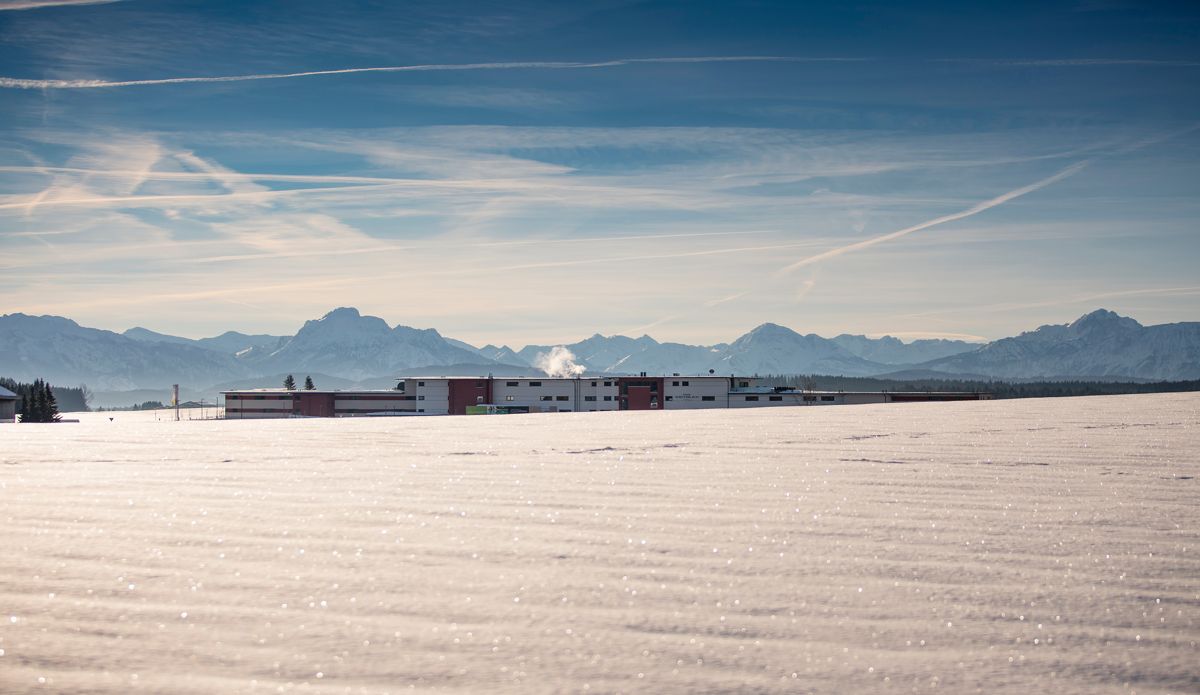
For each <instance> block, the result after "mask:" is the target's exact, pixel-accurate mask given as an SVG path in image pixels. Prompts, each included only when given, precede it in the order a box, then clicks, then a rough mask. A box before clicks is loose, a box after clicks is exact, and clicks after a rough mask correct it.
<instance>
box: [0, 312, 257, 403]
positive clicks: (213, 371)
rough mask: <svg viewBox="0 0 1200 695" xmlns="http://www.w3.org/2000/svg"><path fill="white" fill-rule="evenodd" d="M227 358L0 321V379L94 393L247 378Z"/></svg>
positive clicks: (46, 319)
mask: <svg viewBox="0 0 1200 695" xmlns="http://www.w3.org/2000/svg"><path fill="white" fill-rule="evenodd" d="M251 373H252V372H251V370H250V369H248V368H247V367H246V365H244V364H242V363H240V362H239V361H238V360H237V359H235V358H234V357H233V356H232V355H226V354H222V353H219V352H214V351H212V350H207V349H204V348H201V347H197V346H195V345H186V344H179V343H174V342H171V341H150V342H147V341H144V340H135V339H133V338H129V337H126V336H123V335H120V334H118V333H113V332H111V331H103V330H99V329H96V328H85V327H83V326H80V325H79V324H77V323H75V322H74V321H72V320H70V319H65V318H62V317H61V316H27V315H25V314H8V315H5V316H0V374H3V375H4V376H9V377H12V378H15V379H18V380H32V379H34V378H39V377H40V378H44V379H47V380H49V381H50V382H52V383H55V384H64V385H70V384H87V385H88V386H90V387H91V388H93V389H111V390H129V389H137V388H161V387H163V386H169V385H171V384H187V385H208V384H212V383H215V382H218V381H228V380H233V379H238V378H244V377H246V376H249V375H250V374H251Z"/></svg>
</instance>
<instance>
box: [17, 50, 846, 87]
mask: <svg viewBox="0 0 1200 695" xmlns="http://www.w3.org/2000/svg"><path fill="white" fill-rule="evenodd" d="M862 60H866V59H864V58H804V57H800V56H697V57H688V58H617V59H614V60H604V61H597V62H568V61H523V62H508V63H432V64H426V65H386V66H377V67H366V68H338V69H334V70H308V71H304V72H275V73H259V74H251V75H225V76H218V77H165V78H161V79H149V80H33V79H23V78H17V77H0V87H3V88H8V89H103V88H113V87H146V86H153V85H164V84H196V83H212V82H250V81H255V80H289V79H295V78H300V77H323V76H330V75H354V74H359V73H392V72H449V71H465V70H596V69H601V68H616V67H624V66H630V65H642V64H650V63H745V62H770V63H838V62H854V61H862Z"/></svg>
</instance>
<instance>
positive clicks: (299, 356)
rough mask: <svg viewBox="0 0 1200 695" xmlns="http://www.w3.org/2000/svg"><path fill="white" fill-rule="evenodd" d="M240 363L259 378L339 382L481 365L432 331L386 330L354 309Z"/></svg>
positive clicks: (336, 312)
mask: <svg viewBox="0 0 1200 695" xmlns="http://www.w3.org/2000/svg"><path fill="white" fill-rule="evenodd" d="M243 362H246V363H248V364H251V365H253V366H254V367H255V369H256V371H258V372H259V373H282V372H296V373H304V372H306V371H312V372H322V373H324V374H330V375H332V376H336V377H341V378H344V379H366V378H368V377H375V376H387V375H390V374H392V373H393V372H395V371H397V370H399V369H405V368H409V367H425V366H443V365H451V364H456V365H457V364H480V363H486V362H487V360H486V359H485V358H483V357H481V356H480V355H479V354H477V353H475V352H472V351H470V350H466V349H464V348H460V347H455V346H454V345H451V344H450V343H448V342H446V339H445V338H443V337H442V336H441V334H439V333H438V332H437V331H436V330H434V329H432V328H427V329H424V330H421V329H416V328H410V327H408V326H396V327H395V328H392V327H389V326H388V324H387V323H386V322H385V321H384V320H383V319H381V318H379V317H376V316H363V315H361V314H359V313H358V310H357V309H353V308H349V307H342V308H340V309H334V310H333V311H331V312H329V313H328V314H325V316H323V317H321V318H319V319H316V320H314V321H307V322H305V324H304V326H303V327H301V328H300V330H299V332H297V333H296V335H295V336H293V337H292V338H291V339H290V340H288V341H286V342H285V343H284V344H283V345H282V346H281V347H279V348H278V349H276V350H274V351H272V352H270V353H267V352H265V351H263V350H260V349H257V348H256V349H255V350H253V351H251V352H250V353H247V354H246V356H245V357H244V358H243Z"/></svg>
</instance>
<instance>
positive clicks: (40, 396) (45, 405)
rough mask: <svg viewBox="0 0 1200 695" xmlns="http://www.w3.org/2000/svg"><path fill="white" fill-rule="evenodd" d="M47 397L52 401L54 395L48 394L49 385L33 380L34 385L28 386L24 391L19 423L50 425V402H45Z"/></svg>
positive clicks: (39, 380) (40, 380)
mask: <svg viewBox="0 0 1200 695" xmlns="http://www.w3.org/2000/svg"><path fill="white" fill-rule="evenodd" d="M47 396H49V397H50V399H53V397H54V394H50V391H49V385H48V384H47V383H46V382H43V381H42V379H34V383H32V384H30V385H29V389H28V390H25V391H24V394H23V403H22V415H20V421H22V423H50V421H53V420H52V419H50V413H52V411H50V408H52V405H50V402H48V401H47Z"/></svg>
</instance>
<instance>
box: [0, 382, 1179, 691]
mask: <svg viewBox="0 0 1200 695" xmlns="http://www.w3.org/2000/svg"><path fill="white" fill-rule="evenodd" d="M110 416H111V417H113V418H114V420H112V421H109V419H108V418H109V417H110ZM79 417H80V418H81V420H82V422H80V423H78V424H57V425H0V445H2V447H0V523H2V527H0V616H3V617H4V619H3V620H0V691H3V692H5V693H23V692H55V691H66V692H78V691H87V692H111V693H123V692H129V691H133V690H141V691H145V692H174V693H228V692H255V691H260V692H278V691H291V690H296V691H299V692H312V693H323V692H330V693H334V692H336V693H343V692H350V693H360V692H365V693H381V692H397V691H405V690H408V689H409V688H416V689H418V690H442V691H458V692H482V691H508V692H618V691H625V692H629V691H643V692H721V691H739V692H824V693H839V692H840V693H850V692H875V691H879V692H912V691H914V690H915V691H929V690H935V689H937V690H943V691H946V692H974V691H982V692H995V691H1008V692H1014V693H1018V692H1019V693H1027V692H1077V693H1104V692H1151V691H1153V692H1184V691H1191V692H1195V691H1197V690H1200V666H1198V664H1200V649H1198V647H1197V642H1198V641H1200V556H1198V553H1197V550H1198V549H1200V495H1198V492H1200V487H1198V484H1200V481H1198V478H1200V396H1198V395H1195V394H1183V395H1175V394H1172V395H1150V396H1115V397H1092V398H1077V399H1038V400H1020V401H993V402H978V403H932V404H894V405H878V406H873V405H872V406H844V407H813V408H803V407H796V408H776V409H762V410H753V411H725V410H717V411H694V412H657V413H587V414H585V413H577V414H547V415H526V416H494V417H457V418H449V417H442V418H437V417H433V418H362V419H342V420H282V421H191V422H188V421H184V422H179V423H176V422H172V421H169V420H166V419H163V420H156V419H155V417H156V416H155V414H154V413H115V414H113V413H103V414H84V415H81V416H79ZM158 417H162V416H161V415H160V416H158Z"/></svg>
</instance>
